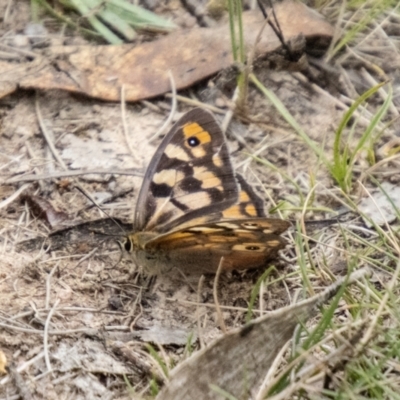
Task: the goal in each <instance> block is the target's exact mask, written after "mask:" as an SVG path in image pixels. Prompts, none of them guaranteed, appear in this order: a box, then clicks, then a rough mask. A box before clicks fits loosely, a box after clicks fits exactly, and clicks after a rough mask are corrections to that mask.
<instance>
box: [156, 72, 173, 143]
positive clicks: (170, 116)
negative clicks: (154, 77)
mask: <svg viewBox="0 0 400 400" xmlns="http://www.w3.org/2000/svg"><path fill="white" fill-rule="evenodd" d="M168 77H169V81H170V83H171V92H172V93H171V95H172V104H171V112H170V113H169V115H168V118H167V119H166V120H165V121H164V123H163V124H162V125H161V127H160V129H158V130H157V132H156V133H155V134H154V135H153V136H151V137H150V139H149V142H152V141H153V140H154V139H156V138H158V137H159V136H160V135H162V134H163V133H164V132H165V131H166V130H167V127H168V126H169V125H170V124H171V122H172V120H173V119H174V115H175V113H176V108H177V100H176V85H175V80H174V76H173V75H172V72H171V71H170V70H169V71H168Z"/></svg>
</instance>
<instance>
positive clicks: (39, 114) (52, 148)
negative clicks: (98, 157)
mask: <svg viewBox="0 0 400 400" xmlns="http://www.w3.org/2000/svg"><path fill="white" fill-rule="evenodd" d="M35 108H36V115H37V118H38V122H39V126H40V130H41V132H42V134H43V137H44V138H45V140H46V143H47V145H48V146H49V149H50V151H51V153H52V154H53V157H54V158H55V159H56V160H57V162H58V163H59V164H60V165H61V167H62V168H63V169H64V170H65V171H68V167H67V165H66V164H65V163H64V161H63V160H62V158H61V157H60V155H59V154H58V152H57V149H56V148H55V146H54V144H53V142H52V141H51V138H50V135H49V132H48V131H47V128H46V125H45V124H44V121H43V117H42V112H41V110H40V106H39V98H38V96H36V99H35ZM74 183H75V185H76V187H77V188H78V189H79V190H80V191H81V192H82V193H83V194H84V195H85V196H86V197H87V198H88V199H90V200H91V202H92V203H93V204H95V205H96V206H97V208H98V209H99V210H101V207H100V206H99V205H98V203H97V202H96V200H94V198H93V197H92V196H91V195H90V193H89V192H87V191H86V189H85V188H84V187H83V186H82V185H81V184H80V183H79V182H78V181H77V180H75V181H74ZM106 215H107V213H106Z"/></svg>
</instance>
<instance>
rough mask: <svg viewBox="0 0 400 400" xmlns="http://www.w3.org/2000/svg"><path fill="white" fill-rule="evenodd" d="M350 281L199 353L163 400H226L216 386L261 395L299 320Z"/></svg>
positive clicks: (363, 272)
mask: <svg viewBox="0 0 400 400" xmlns="http://www.w3.org/2000/svg"><path fill="white" fill-rule="evenodd" d="M368 273H369V271H368V270H367V269H363V270H359V271H357V272H355V273H353V274H352V275H351V277H350V279H349V282H354V281H355V280H357V279H359V278H361V277H363V276H365V275H367V274H368ZM345 279H346V278H343V279H340V280H338V281H337V282H335V283H334V284H332V285H331V286H329V287H328V288H326V289H325V290H324V291H323V292H322V293H320V294H318V295H316V296H313V297H312V298H310V299H308V300H305V301H302V302H300V303H298V304H295V305H291V306H289V307H284V308H281V309H279V310H277V311H273V312H271V313H268V314H267V315H266V316H264V317H260V318H258V319H256V320H254V321H253V322H251V323H250V324H248V325H247V326H244V327H243V328H240V329H236V330H234V331H232V332H229V333H228V334H226V335H224V336H223V337H221V338H220V339H218V340H217V341H215V342H214V343H213V344H212V345H210V346H209V347H206V348H205V349H204V350H202V351H200V352H198V353H196V354H194V355H193V356H192V357H190V358H189V359H188V360H186V361H184V362H183V363H181V364H180V365H179V366H178V367H177V368H176V369H175V370H174V371H172V374H171V377H170V381H169V383H168V384H167V385H166V386H165V387H164V388H163V389H162V390H161V392H160V393H159V395H158V396H157V399H158V400H189V399H209V400H213V399H221V398H225V397H223V396H221V394H218V393H217V392H216V391H215V389H213V387H212V386H214V387H218V388H220V389H222V390H224V391H225V392H228V393H229V394H231V395H232V396H233V397H235V398H237V399H247V398H249V397H251V395H252V394H254V393H250V392H252V391H257V390H258V388H259V386H260V384H261V382H262V380H263V378H264V377H265V374H266V373H267V371H268V369H269V368H270V367H271V365H272V363H273V361H274V359H275V357H276V355H277V354H278V352H279V351H280V350H281V348H282V347H283V345H284V344H285V343H286V342H287V341H288V340H289V339H290V338H291V337H292V335H293V332H294V329H295V327H296V325H297V324H298V323H299V322H305V321H307V320H308V319H309V318H310V317H311V316H312V315H313V314H314V312H315V310H317V308H318V307H319V306H321V305H322V304H324V303H326V302H327V301H328V300H329V299H330V298H332V297H333V296H334V295H335V294H336V293H337V291H338V290H339V288H340V287H341V285H342V284H343V283H344V282H345Z"/></svg>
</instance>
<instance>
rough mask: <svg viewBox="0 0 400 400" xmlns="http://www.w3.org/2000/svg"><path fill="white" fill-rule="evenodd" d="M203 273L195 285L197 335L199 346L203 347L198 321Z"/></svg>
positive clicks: (199, 322)
mask: <svg viewBox="0 0 400 400" xmlns="http://www.w3.org/2000/svg"><path fill="white" fill-rule="evenodd" d="M203 283H204V275H202V276H201V277H200V279H199V284H198V285H197V306H196V317H197V335H198V337H199V343H200V348H201V349H202V348H204V340H203V335H202V329H201V321H200V303H201V289H202V288H203Z"/></svg>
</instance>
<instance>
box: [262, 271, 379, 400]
mask: <svg viewBox="0 0 400 400" xmlns="http://www.w3.org/2000/svg"><path fill="white" fill-rule="evenodd" d="M370 274H371V271H370V270H369V268H362V269H359V270H358V271H355V272H353V273H352V274H351V275H350V277H349V278H348V280H347V284H348V285H349V284H351V283H354V282H357V281H358V280H359V279H361V278H364V277H366V276H367V275H370ZM346 279H347V277H343V278H340V279H338V280H337V284H338V285H341V284H343V283H344V282H346ZM363 324H365V321H356V322H354V323H352V324H351V326H352V327H354V326H361V325H363ZM348 329H349V327H348V326H345V327H343V328H341V329H339V330H338V331H336V332H335V333H332V334H330V335H328V336H327V337H325V338H324V339H323V340H322V341H321V342H319V343H316V344H315V345H314V346H311V347H310V348H309V349H307V350H306V351H304V352H302V353H301V354H300V355H299V356H298V357H297V358H296V359H295V360H293V361H292V362H290V363H289V364H288V365H286V366H285V367H284V368H283V369H282V370H281V371H280V375H279V376H276V377H273V379H271V380H270V382H269V386H268V387H267V386H266V387H265V389H264V392H265V393H268V392H269V391H270V389H271V388H272V387H273V386H274V385H275V384H276V383H277V382H278V379H280V377H281V376H283V375H285V374H287V373H289V372H290V371H291V370H292V368H293V367H294V366H295V365H296V364H298V363H300V362H303V361H306V359H307V357H309V356H310V354H311V353H312V352H313V351H314V350H315V349H316V348H317V347H320V346H322V345H323V344H324V343H328V342H329V341H331V340H332V339H334V338H337V336H338V334H339V333H340V332H342V331H343V332H345V331H348ZM281 393H283V392H281ZM277 396H280V395H277ZM277 398H280V397H277ZM286 398H289V397H282V399H286ZM274 399H275V398H274Z"/></svg>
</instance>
